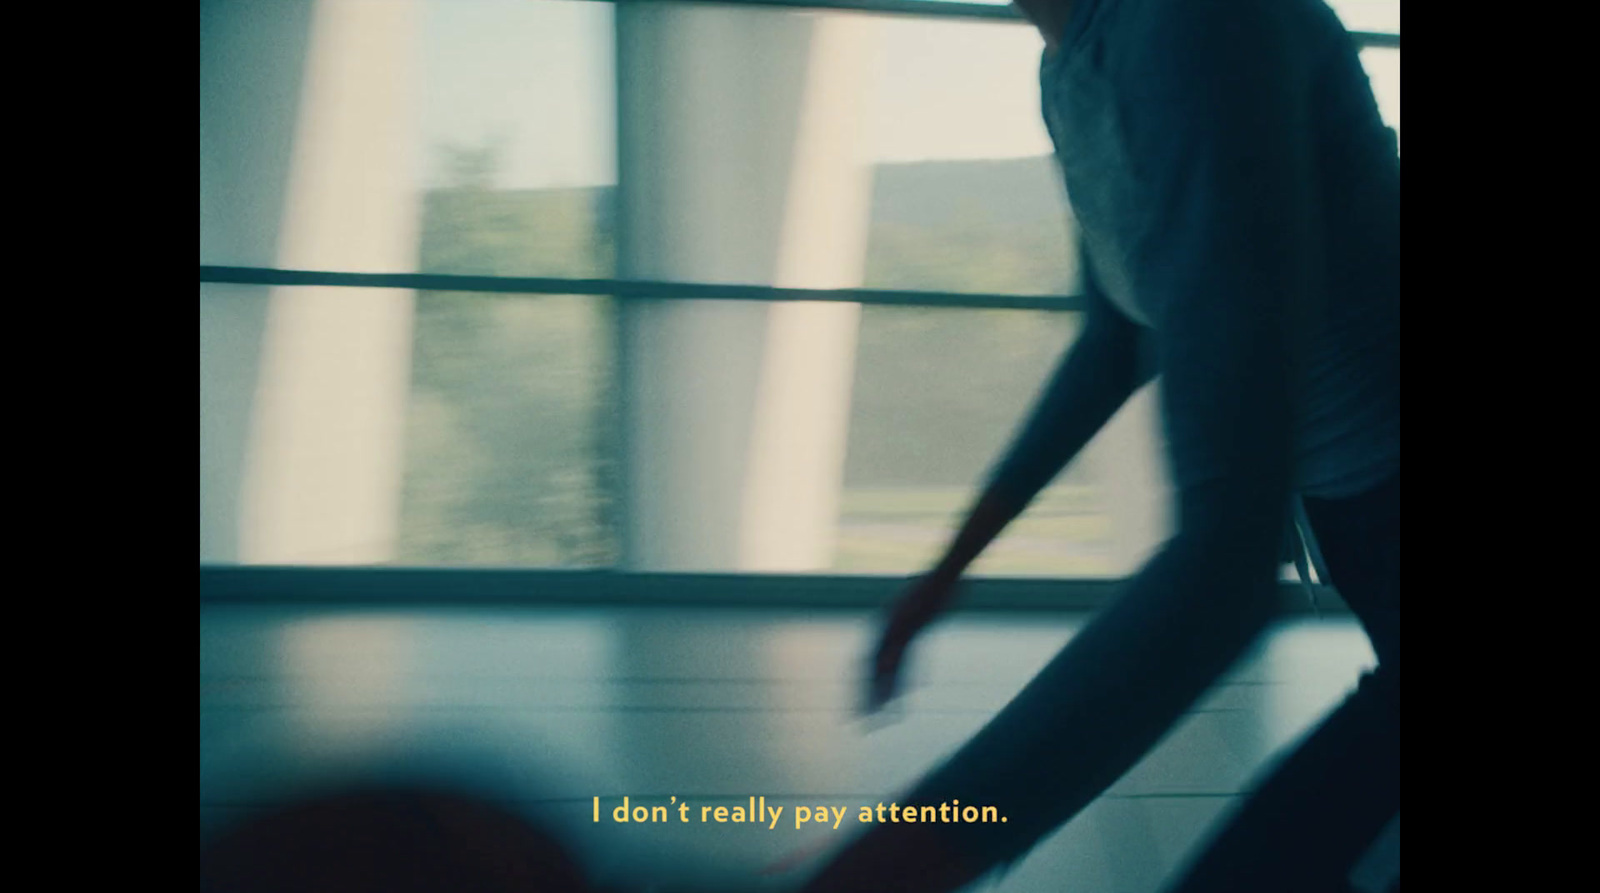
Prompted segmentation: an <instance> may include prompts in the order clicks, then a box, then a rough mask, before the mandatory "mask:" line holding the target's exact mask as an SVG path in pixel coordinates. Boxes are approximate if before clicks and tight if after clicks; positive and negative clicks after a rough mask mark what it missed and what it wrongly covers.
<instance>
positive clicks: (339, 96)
mask: <svg viewBox="0 0 1600 893" xmlns="http://www.w3.org/2000/svg"><path fill="white" fill-rule="evenodd" d="M417 12H418V10H417V7H416V4H415V2H412V0H318V2H317V3H316V5H315V8H314V10H313V15H312V20H311V30H310V42H309V47H308V52H307V56H306V62H305V69H304V71H305V74H304V79H303V85H302V89H301V93H300V102H299V108H298V114H297V120H296V122H295V131H294V140H293V151H292V156H291V161H290V166H289V175H288V182H287V188H286V194H285V196H284V211H283V219H282V226H281V228H280V230H279V233H278V243H277V252H276V259H277V265H278V266H280V267H283V268H288V269H331V270H341V271H358V272H394V271H406V270H412V269H415V266H416V251H417V227H418V224H419V205H418V196H417V194H416V187H415V184H414V183H413V182H412V166H411V165H410V163H409V161H410V159H409V156H408V152H409V151H410V150H411V148H412V145H413V142H414V140H413V136H412V134H413V128H412V119H411V114H412V109H411V105H412V102H413V99H414V97H415V95H416V84H414V83H413V82H412V80H411V71H412V69H413V67H414V60H415V59H416V56H417V53H416V49H415V46H414V39H415V36H416V27H415V26H416V18H417ZM411 321H412V295H411V294H410V293H409V292H402V291H394V290H384V289H344V288H279V289H274V290H273V294H272V300H271V304H270V307H269V309H268V315H267V319H266V332H265V339H264V342H263V346H262V356H261V378H260V387H259V390H258V393H257V395H256V407H255V413H254V418H253V428H252V430H251V436H250V442H249V453H248V464H247V470H246V478H245V482H244V493H243V500H242V513H243V518H244V524H243V525H242V529H241V535H240V548H239V557H240V560H242V561H244V562H246V563H286V564H327V563H370V562H381V561H385V560H387V559H389V558H391V557H392V556H393V552H394V548H395V541H396V538H397V531H398V527H399V509H400V504H399V497H400V487H401V476H402V460H403V451H402V447H403V443H404V425H405V413H406V398H407V392H408V389H409V385H410V382H409V377H410V348H411Z"/></svg>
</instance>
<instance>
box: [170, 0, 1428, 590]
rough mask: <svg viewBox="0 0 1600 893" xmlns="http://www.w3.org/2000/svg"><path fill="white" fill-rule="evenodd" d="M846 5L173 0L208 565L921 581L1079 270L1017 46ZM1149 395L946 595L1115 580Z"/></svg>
mask: <svg viewBox="0 0 1600 893" xmlns="http://www.w3.org/2000/svg"><path fill="white" fill-rule="evenodd" d="M871 5H872V4H871V3H819V4H817V6H820V7H834V8H825V9H814V8H806V7H805V6H804V5H803V4H795V5H793V6H786V5H784V4H772V3H762V4H742V3H716V4H692V3H650V4H627V5H625V6H622V7H618V6H615V5H614V4H611V3H605V2H589V0H547V2H539V3H528V2H525V0H382V2H374V0H315V2H312V0H302V2H297V3H283V4H269V5H250V4H229V3H220V2H208V3H203V4H202V106H201V112H202V114H201V130H202V159H201V160H202V172H201V187H202V190H201V191H202V215H201V222H202V227H201V231H202V238H201V263H202V265H203V266H208V267H214V268H217V267H226V268H249V270H246V271H245V272H244V273H242V274H241V273H238V272H237V271H236V272H234V273H233V274H230V275H231V276H232V284H229V283H225V282H221V281H215V280H219V279H229V278H230V276H229V275H217V274H215V273H214V274H213V275H212V276H211V277H209V278H211V279H212V280H214V281H210V282H207V281H206V279H207V278H208V277H206V276H203V277H202V289H201V397H202V444H201V460H202V461H201V490H202V499H201V560H202V563H220V564H230V563H237V564H346V565H368V564H397V565H416V566H465V567H486V566H511V567H518V566H520V567H612V566H624V567H635V568H639V569H662V570H781V571H809V572H830V571H831V572H844V573H892V574H903V573H910V572H913V571H915V570H917V569H919V568H920V567H922V566H923V565H924V564H925V563H926V562H927V561H928V560H930V559H931V558H932V557H933V556H934V555H935V554H936V552H937V550H938V549H939V548H940V547H941V546H942V545H943V544H944V542H945V540H946V538H947V537H948V536H949V534H950V531H951V528H952V526H953V524H954V523H955V522H956V521H957V520H958V519H959V516H960V512H961V511H962V510H963V509H964V508H965V507H966V506H967V505H968V504H969V503H970V501H971V499H972V498H973V496H974V495H975V488H976V487H977V486H978V485H979V484H980V483H981V481H982V479H983V477H984V475H985V473H986V472H987V470H988V468H989V466H990V464H991V463H992V462H993V461H994V460H995V458H996V457H997V454H998V451H999V450H1000V448H1001V447H1002V446H1003V445H1004V444H1005V442H1006V440H1007V438H1008V437H1009V435H1010V434H1011V433H1012V432H1013V430H1014V429H1015V427H1016V425H1017V424H1018V423H1019V422H1020V421H1021V418H1022V415H1023V413H1024V412H1025V411H1026V409H1027V408H1028V405H1029V403H1030V401H1031V399H1032V398H1033V397H1034V395H1035V393H1036V392H1037V389H1038V388H1039V386H1040V385H1041V383H1042V382H1043V380H1044V378H1045V376H1046V374H1047V373H1048V372H1049V370H1050V368H1051V367H1052V365H1053V364H1054V363H1055V361H1056V360H1057V359H1058V357H1059V355H1060V353H1061V352H1062V350H1063V349H1064V348H1065V347H1066V346H1067V345H1068V344H1069V343H1070V341H1071V339H1072V337H1073V334H1074V332H1075V330H1076V326H1077V322H1078V320H1077V315H1076V313H1075V312H1074V310H1073V309H1072V308H1073V307H1074V304H1073V301H1072V298H1071V296H1072V295H1074V294H1075V293H1076V291H1077V278H1076V277H1077V272H1076V266H1077V265H1076V258H1075V257H1074V254H1073V250H1072V245H1073V238H1072V221H1071V215H1070V211H1069V210H1068V208H1067V207H1066V204H1065V201H1064V195H1063V192H1062V190H1061V187H1060V183H1059V180H1058V177H1057V174H1056V171H1055V169H1054V167H1053V162H1052V159H1051V158H1050V154H1049V153H1050V145H1049V141H1048V138H1047V136H1046V135H1045V132H1044V129H1043V126H1042V124H1041V122H1040V120H1039V108H1038V105H1039V95H1038V81H1037V66H1038V55H1039V52H1040V50H1041V48H1042V42H1041V41H1040V39H1039V37H1038V35H1037V33H1036V32H1034V31H1033V30H1032V29H1031V27H1029V26H1028V25H1026V24H1025V23H1023V22H1021V21H1020V19H1017V18H1015V17H1014V16H1010V15H1009V14H1006V13H1004V11H1003V10H1000V9H998V8H997V9H994V10H992V11H991V13H992V14H990V15H987V16H984V15H976V14H973V13H972V11H971V10H969V9H967V7H968V6H971V4H967V5H966V6H961V5H957V6H955V7H951V8H950V9H949V10H947V11H941V10H938V9H936V8H935V4H927V3H925V4H918V3H885V4H884V6H886V7H896V8H897V9H898V11H897V12H896V13H895V14H882V13H879V12H873V11H870V10H863V9H861V8H859V7H864V6H865V7H870V6H871ZM991 5H994V6H997V7H998V6H1003V4H991ZM1333 5H1334V7H1335V9H1336V10H1337V11H1338V12H1339V13H1340V15H1341V16H1342V17H1344V19H1345V21H1346V23H1347V25H1348V26H1349V27H1351V28H1352V29H1353V30H1359V31H1370V32H1380V33H1391V34H1398V30H1399V21H1398V18H1399V4H1398V2H1360V0H1340V2H1337V3H1335V4H1333ZM841 6H844V7H858V8H851V9H840V8H837V7H841ZM908 9H909V10H912V13H911V14H906V12H905V10H908ZM1390 43H1392V44H1394V45H1385V46H1368V47H1367V48H1366V49H1364V50H1363V61H1364V63H1365V64H1366V66H1367V69H1368V71H1369V73H1370V75H1371V77H1372V82H1373V86H1374V89H1375V91H1376V93H1377V95H1378V98H1379V101H1380V105H1381V106H1382V108H1383V111H1384V114H1385V116H1386V118H1387V119H1388V120H1389V121H1390V123H1391V124H1392V125H1393V126H1394V127H1395V128H1396V130H1398V127H1399V50H1398V47H1397V43H1398V42H1397V40H1396V41H1391V42H1390ZM251 270H254V271H261V270H300V271H309V272H311V273H313V274H316V273H340V274H343V273H351V274H391V273H399V274H411V273H415V274H419V275H421V276H435V277H475V278H470V279H458V278H444V279H440V278H435V279H417V280H405V282H403V283H401V284H402V285H404V286H405V287H404V288H389V287H377V285H375V284H374V283H372V282H370V281H366V280H350V281H348V282H345V281H340V282H334V281H331V280H329V281H321V280H319V281H316V282H313V283H311V284H300V285H297V286H294V287H290V286H288V285H285V284H271V280H270V277H267V278H263V277H261V276H259V275H254V274H252V273H251V272H250V271H251ZM313 278H315V277H313ZM510 278H515V279H518V281H521V282H522V286H521V287H520V293H518V292H519V286H518V284H517V282H508V281H507V280H508V279H510ZM551 280H557V281H555V282H552V281H551ZM608 281H610V282H620V283H621V284H618V285H616V286H615V287H609V288H608V287H606V286H604V284H603V283H605V282H608ZM562 282H568V283H570V287H567V291H565V292H563V291H562V288H563V287H564V286H562V284H561V283H562ZM641 282H642V283H659V284H660V285H659V287H657V288H656V289H655V291H653V292H652V291H650V290H649V289H648V288H645V287H644V286H641V285H638V283H641ZM241 283H242V284H241ZM596 283H601V284H600V285H597V284H596ZM628 283H633V285H627V284H628ZM624 286H627V287H624ZM730 287H739V288H743V289H744V290H743V291H737V293H728V292H718V291H717V289H719V288H722V289H726V288H730ZM773 289H811V290H819V291H817V292H814V293H811V292H808V293H806V294H802V295H796V294H794V293H790V292H782V291H773ZM838 289H846V290H853V291H852V292H851V293H850V295H847V296H846V297H851V298H853V299H852V300H844V301H841V300H834V299H833V298H832V297H831V296H830V294H828V292H830V291H831V290H838ZM919 294H920V295H921V297H919ZM619 295H620V297H618V296H619ZM807 295H809V296H811V297H814V298H818V299H819V300H809V301H795V300H791V299H792V298H794V297H797V296H799V297H805V296H807ZM735 299H737V300H735ZM918 305H920V306H918ZM1152 406H1153V404H1152V403H1150V402H1149V401H1148V400H1146V401H1143V402H1141V403H1139V404H1138V405H1136V406H1134V407H1132V408H1130V410H1129V411H1128V412H1127V413H1125V414H1124V418H1122V419H1119V422H1118V425H1117V426H1116V430H1114V431H1111V432H1108V434H1107V436H1106V437H1104V438H1102V439H1101V440H1100V441H1098V442H1097V444H1096V445H1092V446H1091V448H1090V450H1088V451H1086V453H1085V455H1084V456H1083V458H1082V459H1081V460H1080V461H1078V462H1076V463H1075V464H1074V465H1073V466H1072V467H1071V468H1069V469H1068V470H1067V472H1066V473H1064V474H1063V475H1062V476H1061V478H1060V479H1058V480H1057V482H1056V483H1055V485H1054V486H1053V487H1051V488H1050V489H1049V490H1048V491H1047V492H1046V494H1045V495H1044V496H1043V498H1041V500H1040V501H1039V502H1038V503H1037V504H1036V505H1035V506H1034V507H1033V509H1032V510H1030V512H1029V514H1028V515H1027V516H1025V517H1024V518H1023V519H1021V520H1019V521H1018V522H1017V524H1016V525H1015V526H1014V527H1013V528H1011V529H1010V530H1009V531H1008V533H1007V535H1006V537H1005V538H1004V539H1003V540H1002V541H1001V542H999V543H997V544H996V545H995V547H994V548H993V549H991V550H990V552H989V553H988V554H987V555H986V556H985V558H984V559H983V561H982V562H980V564H979V566H978V570H979V571H980V572H982V573H987V574H993V575H1031V576H1052V577H1098V576H1107V575H1116V574H1121V573H1126V572H1128V571H1130V570H1132V569H1133V566H1134V564H1135V562H1137V560H1138V559H1139V557H1140V556H1141V555H1143V554H1144V553H1145V552H1146V551H1148V549H1149V548H1152V547H1153V546H1154V544H1155V543H1156V542H1158V541H1159V539H1160V537H1161V535H1162V534H1163V532H1164V530H1165V523H1166V522H1165V519H1164V515H1163V513H1162V511H1161V509H1160V507H1159V504H1160V502H1161V497H1162V487H1163V486H1164V484H1163V481H1162V478H1161V463H1160V461H1159V458H1158V447H1159V444H1158V443H1157V441H1156V436H1157V435H1156V430H1155V426H1154V413H1153V409H1152Z"/></svg>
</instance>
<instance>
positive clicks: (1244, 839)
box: [1170, 475, 1400, 893]
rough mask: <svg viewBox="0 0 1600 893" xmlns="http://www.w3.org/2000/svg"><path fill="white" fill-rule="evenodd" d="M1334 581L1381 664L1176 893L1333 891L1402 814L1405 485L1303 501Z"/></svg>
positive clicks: (1283, 766)
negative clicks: (1402, 504)
mask: <svg viewBox="0 0 1600 893" xmlns="http://www.w3.org/2000/svg"><path fill="white" fill-rule="evenodd" d="M1305 509H1306V515H1307V517H1308V518H1309V520H1310V522H1311V528H1312V531H1313V533H1314V534H1315V536H1316V539H1317V541H1318V543H1319V545H1320V547H1321V550H1322V558H1323V561H1324V563H1325V564H1326V565H1327V569H1328V573H1329V575H1330V576H1331V580H1330V581H1329V582H1331V583H1332V584H1333V586H1334V588H1335V589H1336V590H1338V592H1339V595H1340V597H1341V598H1343V599H1344V601H1345V603H1346V604H1348V605H1349V606H1350V608H1351V610H1352V611H1354V612H1355V614H1356V617H1357V618H1359V619H1360V621H1361V624H1362V626H1363V627H1364V628H1365V629H1366V632H1367V635H1368V636H1369V637H1370V638H1371V640H1372V645H1373V650H1374V651H1375V652H1376V653H1377V656H1378V666H1377V668H1376V669H1375V670H1374V671H1373V672H1371V673H1368V674H1367V675H1365V676H1364V677H1363V678H1362V679H1361V684H1360V686H1359V688H1358V689H1357V690H1356V691H1355V692H1354V693H1352V694H1351V695H1350V696H1349V697H1348V698H1347V699H1346V700H1345V701H1344V702H1343V704H1341V705H1340V706H1339V708H1338V709H1337V710H1335V711H1334V712H1333V713H1332V714H1330V715H1329V716H1328V717H1327V718H1326V719H1324V720H1323V721H1322V723H1321V724H1320V725H1319V726H1318V727H1317V728H1316V729H1315V730H1314V731H1313V732H1312V733H1311V734H1310V735H1309V736H1308V737H1307V738H1306V739H1305V740H1304V741H1303V742H1302V743H1301V744H1300V745H1299V746H1298V747H1297V748H1296V749H1295V751H1294V752H1293V753H1292V754H1290V755H1289V756H1288V757H1287V758H1286V759H1285V760H1283V761H1282V762H1281V763H1279V764H1278V765H1277V767H1276V768H1275V769H1274V770H1273V771H1272V773H1271V774H1270V775H1269V776H1268V777H1267V778H1265V779H1264V780H1263V782H1262V783H1261V784H1260V786H1259V787H1258V788H1256V790H1255V791H1254V792H1253V793H1252V794H1251V795H1250V796H1249V797H1248V798H1247V799H1246V800H1245V802H1244V804H1243V805H1242V806H1241V807H1240V809H1239V810H1238V811H1237V812H1236V813H1235V814H1234V815H1233V816H1232V817H1231V818H1230V819H1228V820H1227V821H1226V823H1225V825H1224V826H1223V828H1222V830H1221V831H1220V832H1219V833H1218V835H1217V836H1216V837H1215V838H1214V839H1213V840H1212V841H1211V842H1210V843H1209V844H1208V845H1207V846H1206V848H1205V849H1204V850H1203V851H1202V853H1201V855H1200V856H1199V857H1198V858H1197V859H1196V860H1195V861H1194V863H1193V864H1192V865H1190V866H1189V867H1188V868H1187V869H1186V871H1185V872H1184V874H1183V875H1181V879H1180V880H1179V881H1178V882H1177V883H1176V884H1175V885H1173V886H1172V887H1170V890H1171V891H1172V893H1213V891H1215V893H1221V891H1230V893H1247V891H1263V893H1268V891H1271V893H1278V891H1282V893H1333V891H1347V890H1349V889H1350V885H1349V882H1348V880H1347V878H1348V876H1349V873H1350V870H1351V868H1352V867H1353V866H1354V864H1355V863H1356V862H1357V861H1358V860H1359V859H1360V858H1361V856H1362V855H1363V854H1364V853H1365V852H1366V850H1367V849H1368V847H1369V846H1370V845H1371V844H1372V843H1373V841H1374V839H1375V838H1376V837H1377V836H1378V835H1379V833H1380V832H1381V831H1382V830H1383V828H1384V826H1385V825H1386V824H1387V823H1388V822H1389V820H1390V819H1392V818H1394V816H1395V815H1396V814H1397V813H1398V812H1399V809H1400V479H1399V476H1398V475H1396V476H1395V477H1393V478H1391V479H1390V480H1389V481H1388V482H1387V483H1385V484H1383V485H1381V486H1379V487H1377V488H1375V489H1373V490H1371V491H1368V492H1367V493H1364V494H1362V495H1360V496H1357V497H1354V498H1351V499H1344V500H1337V501H1329V500H1313V499H1307V500H1305Z"/></svg>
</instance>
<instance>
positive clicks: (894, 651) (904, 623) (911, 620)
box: [865, 572, 958, 713]
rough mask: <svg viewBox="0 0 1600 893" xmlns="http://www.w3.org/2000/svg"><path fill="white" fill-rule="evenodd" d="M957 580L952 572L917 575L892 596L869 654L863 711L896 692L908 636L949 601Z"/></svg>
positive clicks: (909, 644) (919, 630) (880, 702)
mask: <svg viewBox="0 0 1600 893" xmlns="http://www.w3.org/2000/svg"><path fill="white" fill-rule="evenodd" d="M957 580H958V578H957V577H956V576H955V575H953V574H944V573H938V572H935V573H932V574H928V575H926V576H922V577H918V578H916V579H915V580H912V581H911V584H910V585H909V586H907V587H906V588H905V590H904V591H903V592H902V593H901V594H900V596H899V598H898V599H896V600H895V603H894V606H893V607H892V608H891V609H890V611H889V618H888V621H887V622H886V623H885V624H884V628H883V633H882V634H881V635H880V636H879V638H878V646H877V649H876V650H875V651H873V654H872V665H871V667H870V679H869V681H868V685H867V701H866V705H865V707H866V712H868V713H872V712H874V711H877V710H879V709H880V708H882V707H883V706H884V705H885V704H887V703H888V702H889V701H891V700H893V699H894V697H895V695H897V694H899V686H900V672H901V669H902V668H903V666H904V664H905V656H906V651H907V649H908V648H910V646H911V640H912V639H914V638H916V636H917V634H918V633H920V632H921V631H922V630H923V629H924V628H925V627H926V626H927V625H928V624H929V623H931V622H933V620H934V618H936V617H938V616H939V614H940V612H942V611H943V610H944V609H945V606H947V605H948V604H949V603H950V599H951V596H952V595H954V594H955V587H956V582H957Z"/></svg>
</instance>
